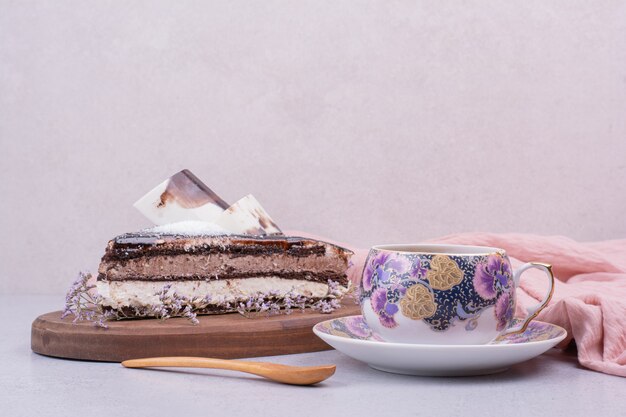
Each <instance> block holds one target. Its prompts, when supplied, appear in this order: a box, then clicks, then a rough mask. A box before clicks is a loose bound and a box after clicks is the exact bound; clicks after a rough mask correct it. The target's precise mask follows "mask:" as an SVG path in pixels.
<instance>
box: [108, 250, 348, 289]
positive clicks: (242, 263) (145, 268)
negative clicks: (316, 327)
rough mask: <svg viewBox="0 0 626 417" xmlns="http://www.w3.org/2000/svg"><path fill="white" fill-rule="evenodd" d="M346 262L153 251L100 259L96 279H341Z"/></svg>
mask: <svg viewBox="0 0 626 417" xmlns="http://www.w3.org/2000/svg"><path fill="white" fill-rule="evenodd" d="M346 267H347V266H346V263H345V261H343V260H342V259H341V258H338V257H336V256H325V255H310V256H307V257H304V256H294V255H290V254H286V253H277V254H274V255H271V256H261V255H256V256H255V255H245V256H238V257H232V256H231V255H230V254H228V253H213V254H208V253H207V254H201V253H191V254H186V253H185V254H175V255H160V256H157V255H153V256H149V257H139V258H131V259H123V260H110V261H108V262H106V261H105V262H102V264H101V265H100V268H99V271H98V272H99V279H109V280H126V279H130V277H133V278H134V279H148V280H163V279H165V278H168V279H170V278H181V279H223V278H245V277H247V276H250V275H268V274H270V275H276V276H281V277H284V278H295V277H297V276H298V275H303V278H304V279H307V280H312V281H323V282H326V281H327V280H328V279H333V280H335V281H337V282H340V283H343V281H344V280H345V272H346Z"/></svg>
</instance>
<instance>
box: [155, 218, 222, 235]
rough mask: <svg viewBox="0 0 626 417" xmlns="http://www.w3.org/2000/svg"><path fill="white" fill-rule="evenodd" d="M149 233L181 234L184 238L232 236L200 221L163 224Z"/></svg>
mask: <svg viewBox="0 0 626 417" xmlns="http://www.w3.org/2000/svg"><path fill="white" fill-rule="evenodd" d="M147 231H149V232H154V233H163V234H171V235H176V234H179V235H184V236H208V235H210V236H219V235H230V234H232V233H231V232H230V231H228V230H226V229H224V228H223V227H221V226H218V225H217V224H215V223H212V222H205V221H200V220H187V221H182V222H176V223H167V224H162V225H160V226H155V227H153V228H151V229H147Z"/></svg>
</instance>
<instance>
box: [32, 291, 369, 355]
mask: <svg viewBox="0 0 626 417" xmlns="http://www.w3.org/2000/svg"><path fill="white" fill-rule="evenodd" d="M360 313H361V310H360V307H359V306H358V305H356V304H355V303H354V301H353V300H351V299H349V300H344V303H343V307H342V308H340V309H339V310H337V311H335V312H333V313H331V314H320V313H317V312H314V311H310V310H307V311H305V312H304V313H303V312H300V311H294V312H293V313H292V314H291V315H288V316H287V315H277V316H272V317H265V316H262V317H258V318H246V317H243V316H242V315H240V314H237V313H232V314H224V315H215V316H200V317H198V318H199V320H200V324H198V325H195V326H194V325H193V324H191V323H190V322H189V321H188V320H187V319H183V318H175V319H169V320H165V321H161V320H156V319H143V320H124V321H114V322H109V323H108V325H109V328H108V329H103V328H98V327H95V326H94V325H93V324H91V323H87V322H79V323H76V324H74V323H72V317H68V318H66V319H61V312H60V311H55V312H52V313H47V314H44V315H42V316H39V317H38V318H37V319H36V320H35V321H34V322H33V325H32V329H31V348H32V349H33V351H34V352H36V353H39V354H42V355H48V356H56V357H60V358H71V359H83V360H92V361H105V362H121V361H123V360H126V359H134V358H146V357H154V356H205V357H211V358H224V359H234V358H249V357H257V356H272V355H284V354H290V353H304V352H317V351H320V350H328V349H332V348H331V347H330V346H328V345H327V344H326V343H324V342H323V341H322V340H321V339H319V338H318V337H317V336H315V334H314V333H313V330H312V328H313V326H314V325H315V324H316V323H319V322H322V321H325V320H330V319H333V318H337V317H344V316H350V315H354V314H360Z"/></svg>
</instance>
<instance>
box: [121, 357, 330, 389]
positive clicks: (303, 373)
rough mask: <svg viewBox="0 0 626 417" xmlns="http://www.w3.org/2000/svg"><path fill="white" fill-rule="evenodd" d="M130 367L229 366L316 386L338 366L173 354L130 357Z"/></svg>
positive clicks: (226, 367) (268, 377)
mask: <svg viewBox="0 0 626 417" xmlns="http://www.w3.org/2000/svg"><path fill="white" fill-rule="evenodd" d="M122 365H124V366H125V367H127V368H149V367H172V366H173V367H179V368H211V369H228V370H231V371H239V372H246V373H249V374H254V375H258V376H262V377H263V378H267V379H271V380H272V381H276V382H282V383H283V384H291V385H313V384H317V383H318V382H322V381H323V380H325V379H327V378H330V377H331V376H332V375H333V374H334V373H335V369H336V368H337V367H336V366H335V365H321V366H289V365H280V364H277V363H267V362H246V361H236V360H226V359H213V358H195V357H186V356H172V357H163V358H144V359H130V360H127V361H124V362H122Z"/></svg>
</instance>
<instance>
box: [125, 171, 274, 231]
mask: <svg viewBox="0 0 626 417" xmlns="http://www.w3.org/2000/svg"><path fill="white" fill-rule="evenodd" d="M134 206H135V208H136V209H137V210H139V211H140V212H141V213H142V214H143V215H144V216H146V217H147V218H148V219H150V220H151V221H152V222H153V223H154V224H156V225H157V226H158V227H156V228H153V229H151V231H153V232H157V233H170V234H181V235H189V236H194V235H215V234H248V235H257V236H265V235H275V234H282V232H281V231H280V228H279V227H278V226H277V225H276V223H274V221H273V220H272V218H271V217H270V216H269V214H267V212H266V211H265V210H264V209H263V207H261V204H259V202H258V201H257V200H256V198H254V196H252V195H251V194H249V195H247V196H245V197H243V198H242V199H240V200H239V201H237V202H236V203H235V204H233V205H231V206H230V207H229V206H228V203H226V202H225V201H224V200H222V199H221V198H220V196H218V195H217V194H216V193H215V192H213V190H211V189H210V188H209V187H207V186H206V184H204V183H203V182H202V181H200V179H198V177H196V176H195V175H193V174H192V173H191V171H189V170H186V169H184V170H182V171H180V172H178V173H176V174H174V175H173V176H171V177H170V178H168V179H167V180H165V181H163V182H162V183H161V184H159V185H157V186H156V187H155V188H153V189H152V190H151V191H150V192H149V193H148V194H146V195H145V196H143V197H142V198H140V199H139V200H138V201H137V202H136V203H135V204H134Z"/></svg>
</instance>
